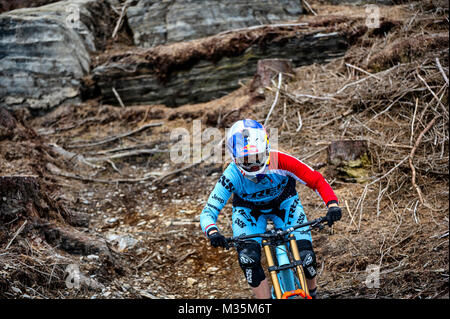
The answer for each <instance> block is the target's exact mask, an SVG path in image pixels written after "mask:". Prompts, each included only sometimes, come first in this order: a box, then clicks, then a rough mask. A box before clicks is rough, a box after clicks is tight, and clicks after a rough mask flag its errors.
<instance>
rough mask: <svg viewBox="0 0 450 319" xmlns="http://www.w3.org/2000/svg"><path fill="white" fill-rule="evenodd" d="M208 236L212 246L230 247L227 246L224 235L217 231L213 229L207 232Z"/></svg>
mask: <svg viewBox="0 0 450 319" xmlns="http://www.w3.org/2000/svg"><path fill="white" fill-rule="evenodd" d="M208 238H209V240H210V241H211V246H213V247H223V248H226V249H228V248H230V246H228V243H227V241H226V239H225V236H223V235H222V234H221V233H220V232H219V231H217V230H213V231H211V232H210V233H209V234H208Z"/></svg>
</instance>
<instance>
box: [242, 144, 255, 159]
mask: <svg viewBox="0 0 450 319" xmlns="http://www.w3.org/2000/svg"><path fill="white" fill-rule="evenodd" d="M240 153H241V154H240V155H241V156H245V155H248V154H257V153H259V152H258V147H257V146H256V145H249V144H247V145H245V146H244V147H243V148H241V150H240Z"/></svg>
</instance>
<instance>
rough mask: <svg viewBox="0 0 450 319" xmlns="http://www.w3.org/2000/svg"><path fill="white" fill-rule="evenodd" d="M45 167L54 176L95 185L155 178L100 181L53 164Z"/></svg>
mask: <svg viewBox="0 0 450 319" xmlns="http://www.w3.org/2000/svg"><path fill="white" fill-rule="evenodd" d="M45 167H46V168H47V169H48V170H49V172H50V173H52V174H53V175H57V176H62V177H66V178H73V179H77V180H80V181H84V182H94V183H104V184H117V183H138V182H143V181H147V180H150V179H152V178H155V177H154V175H153V174H150V173H147V174H146V175H149V176H147V177H142V178H118V179H98V178H90V177H86V176H80V175H75V174H72V173H68V172H64V171H62V170H61V169H59V168H58V167H56V166H55V165H53V164H51V163H47V165H46V166H45Z"/></svg>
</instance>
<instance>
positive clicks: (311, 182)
mask: <svg viewBox="0 0 450 319" xmlns="http://www.w3.org/2000/svg"><path fill="white" fill-rule="evenodd" d="M272 163H273V164H274V165H272ZM271 166H272V169H274V170H275V171H277V173H281V174H285V175H289V176H292V177H294V178H295V179H296V180H298V181H299V182H301V183H303V184H305V185H306V186H308V187H309V188H311V189H313V190H314V191H316V192H317V193H318V194H319V195H320V197H322V200H323V201H324V202H325V204H328V203H329V202H330V201H336V202H338V199H337V197H336V195H335V194H334V191H333V189H332V188H331V186H330V184H328V183H327V181H326V180H325V178H324V177H323V176H322V174H320V172H318V171H315V170H313V169H312V168H311V167H309V166H308V165H306V164H305V163H303V162H302V161H300V160H299V159H297V158H295V157H293V156H291V155H288V154H285V153H282V152H278V151H272V152H271Z"/></svg>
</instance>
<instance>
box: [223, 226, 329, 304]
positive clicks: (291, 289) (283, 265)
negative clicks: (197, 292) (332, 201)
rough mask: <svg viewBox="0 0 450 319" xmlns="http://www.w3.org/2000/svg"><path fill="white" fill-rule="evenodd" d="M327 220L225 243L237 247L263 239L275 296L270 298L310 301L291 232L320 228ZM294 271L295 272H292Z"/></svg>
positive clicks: (233, 239) (243, 237) (229, 240)
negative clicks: (254, 239)
mask: <svg viewBox="0 0 450 319" xmlns="http://www.w3.org/2000/svg"><path fill="white" fill-rule="evenodd" d="M326 220H327V219H326V217H320V218H318V219H315V220H313V221H310V222H307V223H303V224H300V225H296V226H293V227H290V228H288V229H286V230H277V231H271V232H266V233H263V234H252V235H244V236H242V235H241V236H238V237H234V238H227V242H229V243H234V244H236V243H239V242H240V241H245V240H246V239H252V238H256V237H261V238H262V239H263V240H262V246H263V249H264V253H265V255H266V260H267V264H268V266H269V268H268V271H269V273H270V276H271V279H272V283H273V292H274V294H273V293H272V296H273V295H275V297H276V298H277V299H288V298H291V297H294V296H301V297H302V298H305V299H312V297H311V295H310V294H309V290H308V285H307V283H306V277H305V272H304V270H303V264H302V262H301V258H300V253H299V251H298V247H297V241H296V239H295V236H294V234H292V232H293V231H294V230H295V229H298V228H302V227H307V226H311V228H314V227H322V226H320V224H321V223H323V222H325V221H326ZM287 235H289V237H286V236H287ZM271 247H274V248H275V256H274V255H273V254H272V251H271V249H270V248H271ZM274 258H276V261H277V264H278V265H276V264H275V261H274ZM293 270H295V272H294V271H293ZM294 273H295V275H294Z"/></svg>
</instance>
